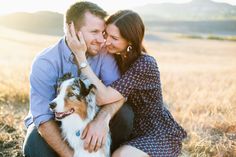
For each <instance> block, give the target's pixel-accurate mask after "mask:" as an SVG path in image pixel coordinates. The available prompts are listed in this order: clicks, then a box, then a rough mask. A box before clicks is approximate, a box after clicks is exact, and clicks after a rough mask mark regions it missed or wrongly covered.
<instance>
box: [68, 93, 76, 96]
mask: <svg viewBox="0 0 236 157" xmlns="http://www.w3.org/2000/svg"><path fill="white" fill-rule="evenodd" d="M67 96H68V97H72V96H75V94H74V93H68V94H67Z"/></svg>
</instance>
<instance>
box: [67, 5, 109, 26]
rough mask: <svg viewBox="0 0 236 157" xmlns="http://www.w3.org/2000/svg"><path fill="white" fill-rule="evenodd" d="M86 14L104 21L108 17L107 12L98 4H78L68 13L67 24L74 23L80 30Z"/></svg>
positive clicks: (72, 6) (71, 7)
mask: <svg viewBox="0 0 236 157" xmlns="http://www.w3.org/2000/svg"><path fill="white" fill-rule="evenodd" d="M86 12H90V13H91V14H93V15H95V16H98V17H100V18H101V19H104V18H105V17H106V16H107V12H106V11H104V10H103V9H102V8H100V7H99V6H98V5H97V4H94V3H91V2H85V1H83V2H77V3H75V4H73V5H71V6H70V8H69V9H68V10H67V12H66V16H65V23H66V24H70V23H71V22H73V23H74V25H75V27H76V28H77V29H79V27H80V26H81V25H83V22H84V15H85V13H86Z"/></svg>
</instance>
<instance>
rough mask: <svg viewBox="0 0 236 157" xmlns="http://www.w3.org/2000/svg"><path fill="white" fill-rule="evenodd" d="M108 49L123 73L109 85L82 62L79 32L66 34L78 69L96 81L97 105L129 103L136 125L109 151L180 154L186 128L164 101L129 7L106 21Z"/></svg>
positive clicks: (139, 26) (138, 21) (139, 27)
mask: <svg viewBox="0 0 236 157" xmlns="http://www.w3.org/2000/svg"><path fill="white" fill-rule="evenodd" d="M106 24H107V28H106V48H107V50H108V52H109V53H112V54H114V55H115V57H116V61H117V64H118V65H119V68H120V71H121V74H122V76H121V78H120V79H119V80H117V81H115V82H114V83H112V84H111V85H110V86H109V87H106V86H104V85H103V84H102V82H100V81H99V79H98V78H97V77H96V75H95V74H94V73H93V72H92V70H91V68H90V67H89V65H87V66H81V65H83V64H82V63H86V56H85V51H86V46H85V43H84V40H83V35H82V34H81V33H80V34H79V38H80V41H78V40H77V37H76V34H75V31H74V30H73V27H71V26H70V28H69V33H67V41H68V43H69V44H68V45H69V47H70V48H71V50H72V51H73V53H74V54H75V57H76V60H77V62H78V63H79V65H80V67H81V72H82V73H83V74H84V75H86V76H87V77H88V78H89V79H90V81H91V82H92V83H93V84H95V85H96V86H97V92H96V96H97V100H98V102H99V104H108V103H110V102H115V101H118V100H121V99H125V98H127V100H128V101H130V102H131V104H133V106H132V108H133V110H134V114H135V118H134V126H133V131H132V135H131V137H130V140H129V141H127V142H126V143H124V145H123V146H121V147H120V148H118V149H117V150H116V151H115V152H114V153H113V154H112V156H113V157H120V156H136V157H138V156H140V157H141V156H151V157H156V156H161V157H165V156H169V157H175V156H178V155H179V154H180V152H181V145H182V144H181V143H182V140H183V138H185V137H186V132H185V131H184V130H183V128H182V127H181V126H179V125H178V124H177V123H176V122H175V120H174V119H173V117H172V116H171V114H170V112H169V111H168V110H167V109H166V108H165V107H164V106H163V100H162V91H161V83H160V74H159V70H158V67H157V63H156V61H155V59H154V58H153V57H151V56H149V55H147V54H146V51H145V49H144V48H143V46H142V41H143V37H144V30H145V28H144V24H143V22H142V20H141V18H140V17H139V15H138V14H137V13H135V12H133V11H130V10H123V11H119V12H117V13H116V14H114V15H112V16H110V17H109V19H108V20H107V22H106Z"/></svg>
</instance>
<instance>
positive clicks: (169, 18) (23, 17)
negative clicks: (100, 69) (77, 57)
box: [0, 0, 236, 35]
mask: <svg viewBox="0 0 236 157" xmlns="http://www.w3.org/2000/svg"><path fill="white" fill-rule="evenodd" d="M134 10H135V11H137V12H138V13H139V14H140V15H141V16H142V17H143V20H144V22H145V25H146V28H147V30H149V31H163V32H177V33H184V34H217V35H236V6H233V5H229V4H227V3H216V2H213V1H211V0H193V1H192V2H189V3H184V4H173V3H162V4H147V5H145V6H142V7H138V8H134ZM0 25H2V26H5V27H8V28H14V29H17V30H23V31H26V32H33V33H39V34H48V35H63V15H62V14H59V13H55V12H49V11H42V12H36V13H22V12H21V13H14V14H9V15H5V16H2V17H0Z"/></svg>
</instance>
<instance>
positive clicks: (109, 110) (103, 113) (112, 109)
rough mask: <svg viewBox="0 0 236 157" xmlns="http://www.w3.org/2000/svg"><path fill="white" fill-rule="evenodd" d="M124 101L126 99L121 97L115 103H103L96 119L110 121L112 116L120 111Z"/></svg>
mask: <svg viewBox="0 0 236 157" xmlns="http://www.w3.org/2000/svg"><path fill="white" fill-rule="evenodd" d="M124 103H125V99H121V100H119V101H116V102H114V103H111V104H107V105H103V106H102V108H101V110H100V111H99V112H98V114H97V116H96V118H95V120H105V121H106V122H107V123H109V122H110V120H111V119H112V117H113V116H114V115H115V114H116V113H117V112H118V111H119V109H120V108H121V106H122V105H123V104H124Z"/></svg>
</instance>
